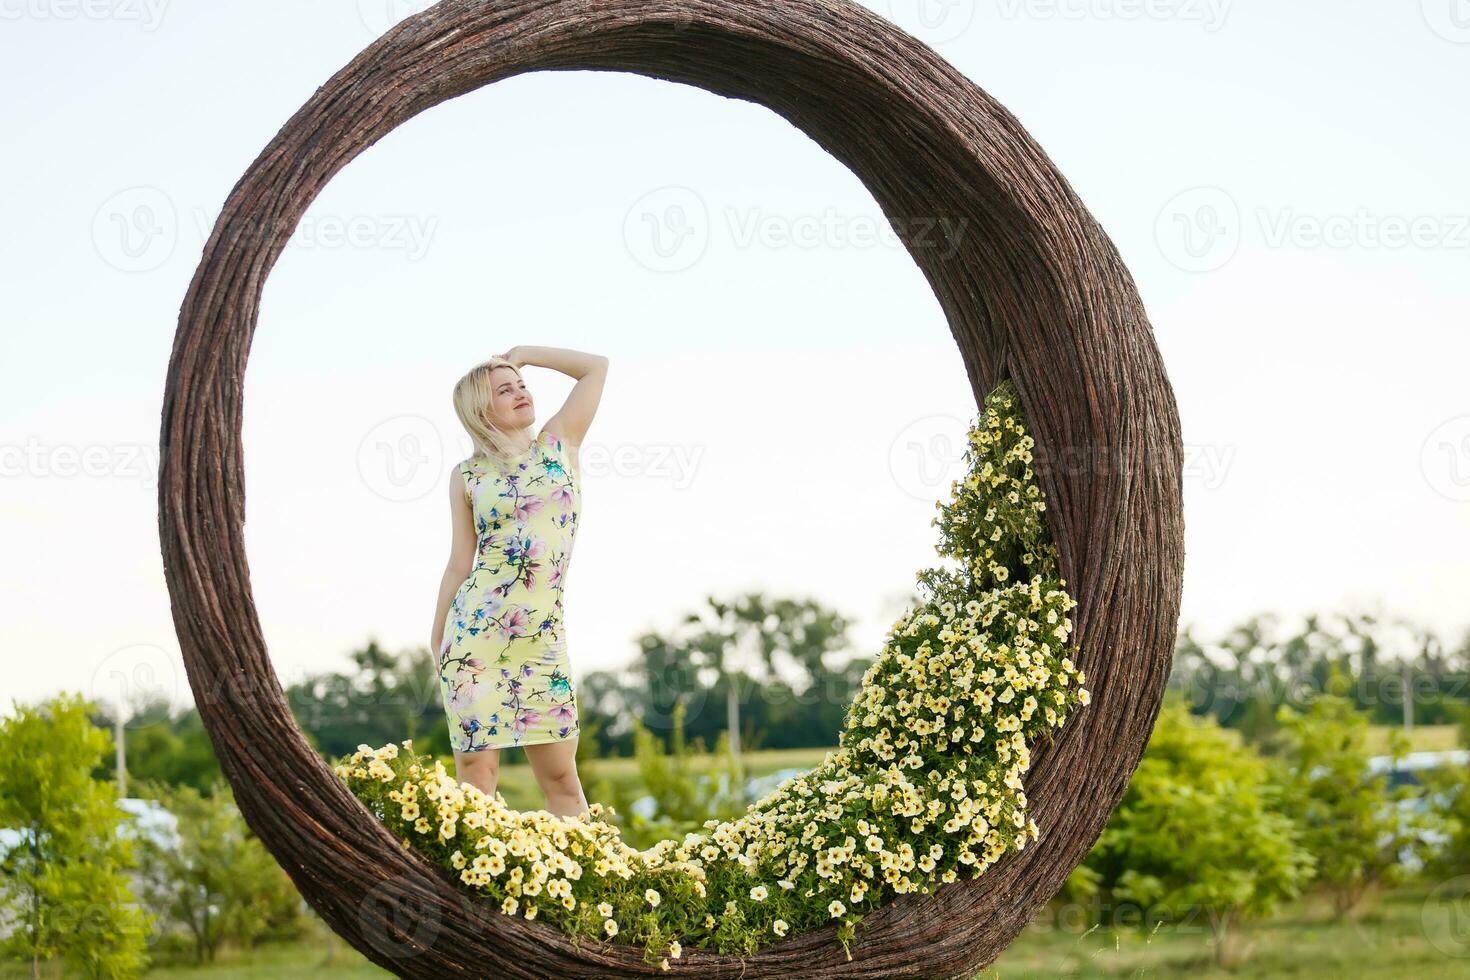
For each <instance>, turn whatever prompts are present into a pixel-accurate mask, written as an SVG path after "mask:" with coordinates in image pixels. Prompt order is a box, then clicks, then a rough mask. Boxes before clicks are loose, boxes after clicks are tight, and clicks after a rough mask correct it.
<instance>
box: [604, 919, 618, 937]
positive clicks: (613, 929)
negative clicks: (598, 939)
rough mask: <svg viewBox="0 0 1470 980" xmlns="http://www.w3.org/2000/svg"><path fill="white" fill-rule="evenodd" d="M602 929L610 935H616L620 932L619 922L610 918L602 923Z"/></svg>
mask: <svg viewBox="0 0 1470 980" xmlns="http://www.w3.org/2000/svg"><path fill="white" fill-rule="evenodd" d="M602 931H603V932H605V933H607V934H608V935H609V936H616V935H617V934H618V924H617V923H616V922H614V921H613V920H612V919H608V920H607V921H606V922H604V923H603V924H602Z"/></svg>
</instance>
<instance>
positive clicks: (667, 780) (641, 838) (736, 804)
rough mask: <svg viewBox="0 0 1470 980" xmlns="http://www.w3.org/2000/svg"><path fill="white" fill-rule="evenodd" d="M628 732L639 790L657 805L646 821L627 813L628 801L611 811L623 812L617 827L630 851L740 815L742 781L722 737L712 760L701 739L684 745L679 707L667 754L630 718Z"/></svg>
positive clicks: (656, 739)
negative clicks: (631, 848)
mask: <svg viewBox="0 0 1470 980" xmlns="http://www.w3.org/2000/svg"><path fill="white" fill-rule="evenodd" d="M633 726H634V727H633V744H634V756H635V757H636V759H637V761H638V774H639V776H640V778H641V780H642V783H643V788H644V789H645V790H646V791H647V792H648V794H649V795H650V796H652V797H653V798H654V799H655V800H657V801H658V811H657V812H656V813H655V814H654V815H653V817H652V818H651V819H646V818H644V817H643V816H642V815H640V814H638V813H637V812H635V811H632V810H631V801H630V800H626V799H625V800H622V801H617V802H615V804H614V806H612V807H611V809H619V808H622V809H623V810H624V820H623V822H622V824H621V826H622V831H623V840H624V841H625V842H626V843H627V844H628V845H629V846H631V847H637V848H645V847H651V846H653V845H654V844H655V843H657V842H658V841H660V840H663V839H665V838H668V837H673V838H680V837H683V836H684V835H685V834H686V833H690V832H692V831H697V830H699V829H700V827H702V826H703V825H704V822H705V821H706V820H709V819H710V818H715V819H718V820H727V819H730V818H732V817H734V816H736V815H737V814H739V813H740V812H741V811H742V810H744V809H745V805H746V804H745V798H744V795H743V791H742V787H743V786H744V781H743V779H742V778H741V773H740V767H739V764H738V763H737V762H736V760H735V758H734V756H732V755H731V754H730V741H729V738H728V737H727V735H726V734H725V733H723V732H721V733H720V736H719V739H718V741H717V742H716V745H715V751H714V752H713V753H712V754H706V753H705V748H704V741H703V739H695V740H694V742H693V744H692V745H691V744H689V743H687V742H686V741H685V739H684V705H683V703H682V702H680V703H677V704H675V705H674V709H673V725H672V727H671V729H670V731H669V744H668V747H667V749H666V748H665V746H664V742H663V739H661V738H659V737H658V736H657V735H656V734H654V733H653V732H651V731H649V730H648V729H647V728H646V727H644V725H643V723H642V721H640V720H638V719H636V718H635V719H634V720H633ZM705 760H709V761H705Z"/></svg>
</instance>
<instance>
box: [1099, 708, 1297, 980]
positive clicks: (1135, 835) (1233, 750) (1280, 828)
mask: <svg viewBox="0 0 1470 980" xmlns="http://www.w3.org/2000/svg"><path fill="white" fill-rule="evenodd" d="M1273 802H1274V801H1273V799H1272V796H1271V787H1270V784H1269V782H1268V780H1267V770H1266V764H1265V761H1264V760H1263V759H1261V758H1260V757H1259V756H1257V755H1256V754H1255V753H1253V752H1251V751H1249V750H1242V749H1241V748H1240V747H1238V746H1236V745H1235V744H1233V743H1232V740H1231V739H1230V738H1229V737H1227V736H1226V734H1225V733H1224V731H1223V730H1222V729H1221V728H1220V727H1219V726H1218V725H1216V724H1215V723H1214V722H1213V721H1212V720H1205V719H1196V718H1194V717H1193V716H1192V715H1190V714H1189V711H1188V709H1187V707H1185V706H1184V705H1183V704H1181V703H1178V702H1177V701H1173V700H1170V701H1169V702H1166V704H1165V705H1164V707H1163V708H1162V709H1161V710H1160V713H1159V718H1158V721H1157V723H1156V724H1155V726H1154V731H1153V735H1152V736H1151V737H1150V739H1149V743H1148V748H1147V750H1146V751H1145V753H1144V756H1143V759H1142V761H1141V762H1140V763H1139V765H1138V769H1137V771H1135V772H1134V774H1133V778H1132V780H1130V782H1129V783H1128V789H1127V790H1126V791H1125V792H1124V794H1123V799H1122V801H1121V802H1120V803H1119V805H1118V809H1117V810H1116V811H1115V812H1114V814H1113V816H1112V819H1111V820H1110V821H1109V822H1108V825H1107V827H1106V828H1104V830H1103V833H1102V836H1101V838H1100V839H1099V840H1098V844H1097V846H1096V847H1095V848H1094V849H1093V852H1092V854H1091V855H1089V857H1088V862H1089V863H1090V864H1091V866H1092V868H1093V869H1094V870H1095V871H1097V872H1098V873H1099V876H1100V879H1101V881H1102V882H1104V883H1105V887H1106V889H1107V890H1108V891H1109V892H1110V893H1111V896H1112V898H1113V900H1114V904H1117V903H1130V902H1131V903H1136V904H1137V905H1139V906H1142V907H1143V908H1145V909H1146V910H1148V912H1149V916H1148V917H1149V918H1150V919H1159V918H1162V919H1175V920H1186V921H1187V917H1192V916H1194V915H1196V914H1198V915H1202V916H1203V917H1204V918H1205V919H1206V920H1207V921H1208V923H1209V926H1210V929H1211V932H1212V933H1213V945H1214V952H1215V958H1216V960H1217V962H1219V963H1221V964H1222V965H1224V964H1229V963H1232V962H1236V961H1238V960H1239V959H1241V958H1243V957H1244V955H1245V953H1246V952H1247V950H1244V949H1241V948H1239V945H1238V941H1237V938H1236V934H1235V933H1234V932H1233V931H1232V930H1233V929H1234V928H1235V927H1236V926H1237V925H1238V924H1239V923H1240V922H1242V921H1243V920H1245V919H1249V918H1257V917H1261V916H1265V915H1269V914H1270V913H1271V912H1272V911H1273V910H1274V909H1275V908H1276V907H1277V906H1278V905H1279V904H1280V903H1281V902H1283V901H1285V900H1287V899H1290V898H1293V897H1295V896H1296V895H1297V894H1299V893H1300V891H1301V889H1302V887H1303V886H1304V884H1305V883H1306V882H1307V881H1308V880H1309V878H1310V876H1311V872H1312V855H1311V854H1310V853H1309V852H1308V851H1307V850H1306V849H1305V848H1304V847H1302V846H1301V844H1300V842H1299V841H1298V838H1297V831H1296V828H1295V826H1294V825H1293V824H1292V822H1291V820H1290V819H1289V818H1288V817H1286V816H1285V815H1283V814H1281V813H1279V812H1276V811H1275V810H1274V809H1273V808H1272V804H1273Z"/></svg>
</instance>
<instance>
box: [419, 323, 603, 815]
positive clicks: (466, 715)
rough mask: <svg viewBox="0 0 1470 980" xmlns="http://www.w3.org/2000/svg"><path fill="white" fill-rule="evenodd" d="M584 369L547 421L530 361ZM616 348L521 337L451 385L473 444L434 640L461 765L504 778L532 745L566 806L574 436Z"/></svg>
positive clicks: (452, 490)
mask: <svg viewBox="0 0 1470 980" xmlns="http://www.w3.org/2000/svg"><path fill="white" fill-rule="evenodd" d="M527 364H530V365H535V366H537V367H545V368H551V369H552V370H555V371H560V372H562V373H563V374H566V375H569V376H571V377H573V378H576V379H577V383H576V385H575V386H573V388H572V390H571V393H570V394H569V395H568V396H567V400H566V403H565V404H563V405H562V407H561V410H560V411H558V412H557V413H556V414H555V415H553V416H552V417H551V418H550V419H548V420H547V422H546V424H545V425H544V426H542V427H541V430H540V432H536V430H535V429H534V428H533V426H532V423H533V422H535V419H536V403H535V400H534V399H533V398H532V397H531V392H530V389H528V388H527V387H526V382H525V379H524V378H522V377H521V371H520V369H521V367H522V365H527ZM607 366H608V361H607V358H606V357H603V356H601V355H599V354H585V353H582V352H581V351H574V350H565V349H562V348H559V347H512V348H511V349H510V350H508V351H506V352H505V353H504V354H502V355H501V356H499V357H492V358H490V359H489V360H488V361H486V362H484V363H483V364H478V365H476V366H475V367H474V368H473V369H471V370H470V372H469V373H468V374H466V375H465V376H464V377H463V378H461V379H460V380H459V382H458V383H457V384H456V385H455V386H454V409H455V412H456V413H457V414H458V415H459V420H460V422H461V424H463V425H464V427H465V430H466V431H467V432H469V434H470V439H471V441H472V443H473V445H474V451H473V452H472V454H471V455H470V457H469V458H468V459H466V460H464V461H463V462H461V463H459V464H458V465H457V466H456V467H455V468H454V471H453V472H452V473H451V474H450V484H449V503H450V511H451V518H452V527H453V544H452V546H451V548H450V554H449V564H448V567H447V568H446V569H445V570H444V579H443V582H442V584H441V585H440V586H439V605H438V607H437V608H436V610H435V612H434V633H433V639H432V642H433V646H432V647H431V649H434V650H437V651H439V655H438V664H439V682H440V685H439V686H440V692H441V693H442V695H443V698H444V710H445V714H446V715H447V719H448V724H449V740H450V745H451V746H452V747H453V749H454V765H455V775H456V777H457V778H458V779H459V780H460V781H462V782H467V783H470V784H472V785H474V786H478V787H479V788H480V789H482V790H484V791H485V792H486V793H491V794H493V793H494V792H495V786H496V781H497V779H498V777H499V774H500V750H501V749H502V748H506V747H508V746H521V747H522V748H524V749H525V751H526V758H527V759H528V760H529V762H530V763H531V769H532V771H533V772H535V774H536V781H537V782H538V783H540V784H541V791H542V792H543V793H545V794H546V809H547V810H548V811H550V812H551V813H554V814H557V815H559V816H576V815H578V814H580V813H583V812H585V811H586V810H587V798H586V796H585V795H584V794H583V792H582V784H581V781H580V779H578V777H577V764H576V750H577V734H578V731H579V726H578V721H577V703H576V696H575V693H574V691H573V689H572V678H571V664H570V661H569V659H568V653H567V634H566V627H565V625H564V623H563V621H562V611H563V610H562V595H563V591H564V589H565V586H566V578H567V567H568V563H569V561H570V559H571V554H572V545H573V542H574V541H575V538H576V533H577V520H578V516H579V515H578V512H579V510H580V509H581V499H582V498H581V470H580V469H579V467H578V463H577V448H578V446H579V445H580V444H581V442H582V439H583V437H585V436H586V434H587V429H588V427H589V426H590V425H591V424H592V417H593V415H594V414H595V413H596V411H597V403H598V402H599V401H600V400H601V398H602V387H603V383H604V382H605V380H606V378H607Z"/></svg>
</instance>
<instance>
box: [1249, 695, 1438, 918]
mask: <svg viewBox="0 0 1470 980" xmlns="http://www.w3.org/2000/svg"><path fill="white" fill-rule="evenodd" d="M1348 683H1349V682H1348V679H1347V677H1346V675H1345V674H1343V673H1342V672H1341V670H1340V669H1337V668H1334V670H1333V674H1332V678H1331V679H1330V680H1329V683H1328V686H1329V692H1328V693H1324V694H1320V695H1318V696H1316V697H1315V698H1313V699H1312V700H1311V702H1310V703H1309V704H1308V705H1307V707H1306V708H1305V709H1302V710H1298V709H1292V708H1289V707H1287V706H1286V705H1282V706H1281V709H1280V710H1279V712H1278V715H1277V716H1278V719H1279V721H1280V725H1281V727H1280V730H1279V731H1278V733H1277V736H1276V738H1275V744H1276V747H1277V750H1278V753H1277V755H1276V756H1275V757H1273V759H1272V760H1271V772H1272V778H1273V780H1274V781H1275V783H1276V785H1277V787H1278V791H1279V792H1278V796H1279V798H1280V801H1281V803H1280V809H1281V810H1282V812H1284V813H1286V815H1287V816H1289V817H1291V819H1292V820H1293V821H1294V822H1295V823H1296V825H1297V827H1298V829H1299V831H1300V832H1301V840H1302V844H1303V846H1304V847H1306V849H1307V850H1308V851H1310V852H1311V854H1312V857H1313V859H1314V863H1315V874H1314V880H1315V881H1316V882H1317V883H1318V884H1319V885H1320V886H1321V887H1322V888H1323V889H1324V890H1325V891H1326V892H1327V893H1328V894H1329V895H1330V896H1331V898H1332V905H1333V910H1334V912H1335V915H1336V917H1337V918H1341V917H1342V916H1344V915H1346V914H1347V913H1348V912H1349V911H1351V910H1352V908H1353V907H1354V906H1356V905H1357V904H1358V902H1359V900H1360V899H1361V898H1362V897H1363V894H1364V893H1365V892H1366V891H1367V890H1368V889H1369V888H1370V887H1372V886H1373V885H1375V884H1379V883H1382V884H1393V883H1396V882H1397V881H1399V880H1401V878H1402V873H1403V869H1402V866H1401V865H1400V864H1399V852H1400V851H1401V850H1402V849H1403V848H1405V847H1408V846H1411V845H1412V843H1413V841H1414V839H1415V838H1414V837H1413V835H1412V834H1410V833H1409V832H1408V829H1407V825H1406V823H1405V821H1403V820H1402V818H1401V817H1400V815H1399V810H1398V809H1397V807H1396V805H1395V804H1396V803H1397V801H1399V800H1401V799H1403V798H1405V796H1406V795H1407V793H1408V790H1407V787H1403V788H1400V789H1398V790H1390V789H1389V787H1388V777H1387V774H1386V773H1374V772H1372V771H1371V770H1370V769H1369V759H1370V758H1371V753H1370V752H1369V751H1368V728H1369V718H1368V713H1367V712H1366V711H1363V710H1360V709H1359V708H1357V707H1356V706H1355V705H1354V704H1353V702H1352V701H1350V700H1349V699H1348V698H1347V697H1345V696H1343V694H1341V693H1338V692H1341V691H1343V690H1344V689H1345V688H1346V685H1347V684H1348ZM1408 751H1409V744H1408V739H1407V738H1405V737H1404V735H1403V733H1402V732H1400V731H1397V730H1391V731H1390V732H1389V754H1390V755H1391V756H1392V757H1393V758H1395V759H1398V758H1402V757H1403V756H1404V755H1405V754H1406V753H1407V752H1408Z"/></svg>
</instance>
